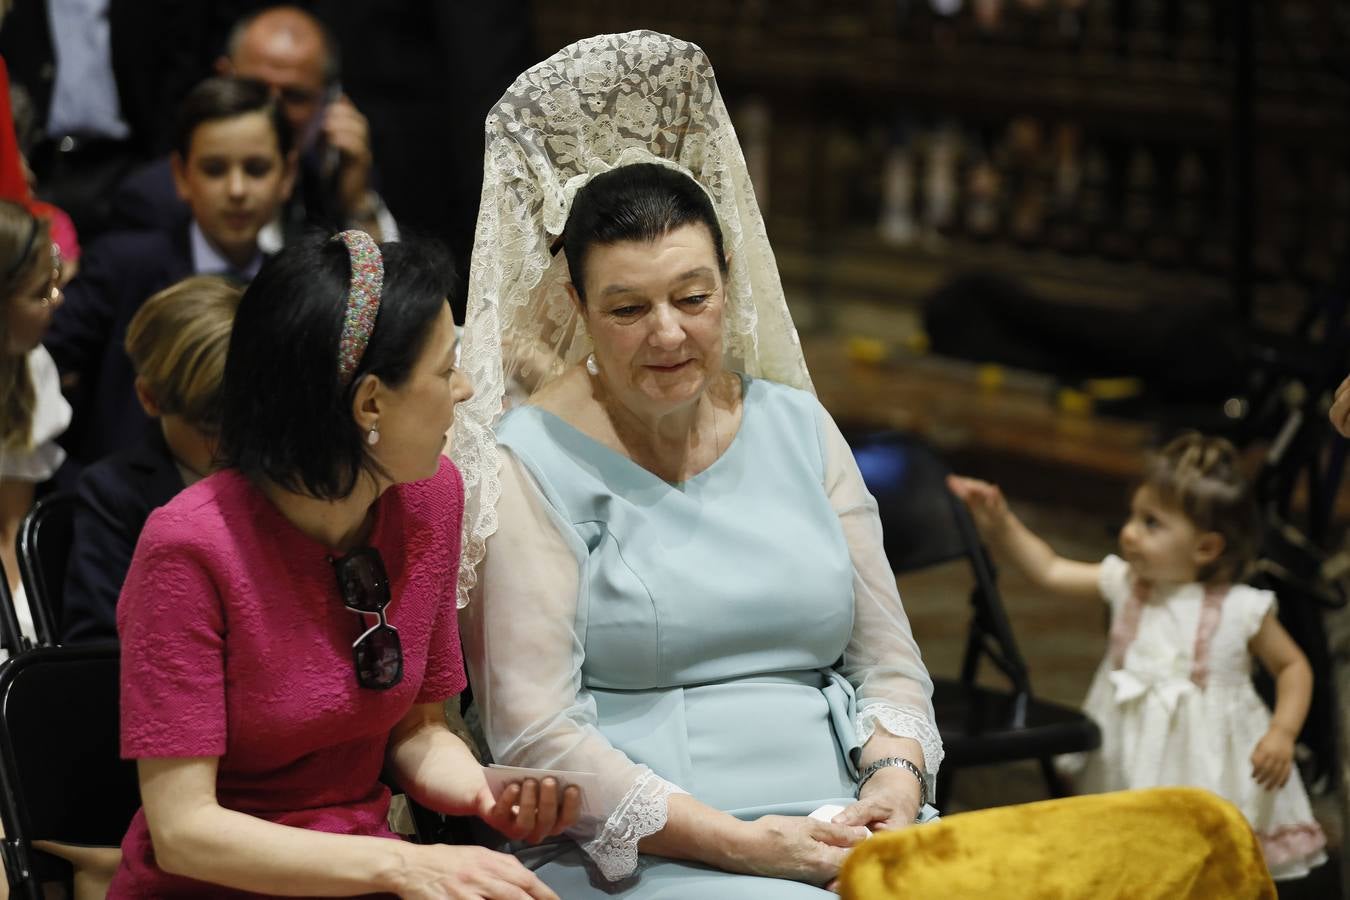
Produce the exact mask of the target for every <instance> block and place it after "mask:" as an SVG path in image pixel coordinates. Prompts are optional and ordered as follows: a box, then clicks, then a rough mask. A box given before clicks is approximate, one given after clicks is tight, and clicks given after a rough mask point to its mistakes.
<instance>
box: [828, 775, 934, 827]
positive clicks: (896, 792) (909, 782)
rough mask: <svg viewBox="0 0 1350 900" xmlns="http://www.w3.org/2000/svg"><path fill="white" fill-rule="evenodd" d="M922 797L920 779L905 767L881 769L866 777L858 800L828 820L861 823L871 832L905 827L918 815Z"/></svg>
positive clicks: (849, 823)
mask: <svg viewBox="0 0 1350 900" xmlns="http://www.w3.org/2000/svg"><path fill="white" fill-rule="evenodd" d="M921 796H922V792H921V791H920V788H919V780H918V779H917V778H915V777H914V776H913V775H912V774H910V772H909V770H908V769H903V768H900V767H899V766H892V767H889V768H885V769H881V770H879V771H877V772H876V773H875V774H874V775H873V776H872V777H871V778H869V779H867V783H866V784H865V785H863V789H862V795H861V796H860V797H859V798H858V802H856V803H852V804H850V805H849V806H848V807H847V808H845V809H844V811H843V812H841V813H839V814H837V815H836V816H835V817H834V818H833V819H831V820H830V821H832V822H834V823H835V824H837V825H863V826H866V827H867V828H869V829H871V830H872V831H897V830H899V829H901V828H908V827H909V826H910V825H913V824H914V820H915V819H916V818H917V817H918V815H919V800H920V797H921Z"/></svg>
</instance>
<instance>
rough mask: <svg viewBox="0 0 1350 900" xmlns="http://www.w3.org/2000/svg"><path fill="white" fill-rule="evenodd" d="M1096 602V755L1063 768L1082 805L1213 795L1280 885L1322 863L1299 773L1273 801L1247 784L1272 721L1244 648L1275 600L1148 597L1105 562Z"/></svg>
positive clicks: (1117, 564)
mask: <svg viewBox="0 0 1350 900" xmlns="http://www.w3.org/2000/svg"><path fill="white" fill-rule="evenodd" d="M1101 592H1102V597H1103V598H1104V599H1105V600H1106V602H1107V603H1108V604H1110V607H1111V647H1110V650H1109V651H1108V653H1107V656H1106V659H1104V660H1103V661H1102V664H1101V666H1100V667H1099V668H1098V670H1097V674H1096V676H1095V677H1094V678H1093V680H1092V686H1091V687H1090V688H1089V689H1088V695H1087V700H1086V701H1084V704H1083V709H1084V711H1085V712H1086V713H1087V714H1088V715H1090V716H1092V718H1093V719H1095V720H1096V722H1097V724H1098V725H1100V726H1101V730H1102V746H1101V749H1099V750H1097V751H1095V752H1093V753H1089V754H1075V755H1073V756H1069V757H1062V758H1061V759H1060V760H1059V767H1060V769H1061V770H1062V771H1063V772H1065V773H1066V774H1069V775H1072V777H1073V779H1074V782H1075V786H1076V788H1077V789H1078V790H1079V791H1081V792H1083V793H1097V792H1101V791H1115V790H1125V789H1131V788H1148V787H1157V786H1162V785H1189V786H1193V787H1201V788H1207V789H1209V790H1211V791H1213V792H1214V793H1216V794H1219V795H1220V796H1222V797H1224V798H1225V799H1227V800H1228V801H1230V802H1231V803H1233V804H1234V805H1235V806H1237V807H1238V808H1239V809H1241V810H1242V812H1243V814H1244V815H1245V816H1246V817H1247V821H1249V822H1250V823H1251V824H1252V828H1253V829H1254V830H1255V831H1256V834H1257V837H1258V838H1260V840H1261V846H1262V849H1263V850H1264V851H1265V855H1266V862H1267V864H1268V865H1269V866H1270V871H1271V875H1272V876H1274V877H1275V878H1277V879H1283V878H1298V877H1300V876H1302V875H1304V874H1306V873H1307V872H1308V870H1309V869H1311V868H1312V867H1313V866H1316V865H1319V864H1321V863H1323V862H1325V861H1326V853H1325V852H1324V849H1325V846H1326V838H1325V836H1324V835H1323V834H1322V829H1321V826H1319V825H1318V824H1317V821H1316V820H1315V819H1314V818H1313V815H1312V807H1311V805H1310V804H1309V802H1308V793H1307V791H1306V790H1304V788H1303V780H1302V779H1301V778H1300V777H1299V773H1298V768H1297V767H1295V768H1294V770H1293V773H1292V774H1291V775H1290V777H1289V780H1288V781H1287V782H1286V783H1285V785H1284V787H1282V788H1279V789H1277V790H1274V791H1268V790H1266V789H1264V788H1262V787H1261V786H1260V785H1259V784H1257V783H1256V781H1255V780H1254V779H1253V778H1252V774H1251V773H1252V765H1251V755H1252V751H1253V750H1254V749H1255V748H1256V744H1257V742H1258V741H1260V740H1261V738H1262V736H1263V735H1265V733H1266V729H1267V728H1268V727H1269V726H1270V710H1269V709H1267V708H1266V705H1265V703H1263V702H1262V700H1261V698H1260V697H1259V696H1258V695H1257V693H1256V690H1255V688H1253V687H1252V677H1251V676H1252V668H1251V667H1252V661H1251V653H1250V652H1249V651H1248V649H1247V644H1248V642H1249V641H1250V640H1251V639H1252V637H1253V636H1254V635H1255V634H1256V632H1257V630H1258V629H1259V628H1260V627H1261V622H1262V620H1263V619H1264V618H1265V616H1266V614H1267V613H1268V612H1270V610H1271V609H1273V608H1274V603H1275V595H1274V594H1272V593H1271V592H1270V591H1262V590H1257V589H1256V588H1252V587H1249V586H1247V585H1241V584H1239V585H1232V586H1231V587H1224V588H1219V589H1214V588H1207V587H1206V586H1205V585H1203V584H1199V583H1192V584H1187V585H1183V586H1181V587H1178V588H1175V589H1172V590H1170V591H1168V592H1166V593H1165V594H1158V593H1154V594H1151V595H1148V594H1146V592H1145V591H1142V590H1136V582H1135V579H1134V575H1133V572H1132V570H1131V568H1130V565H1129V563H1127V562H1125V560H1123V559H1121V558H1120V557H1118V556H1108V557H1107V558H1106V559H1105V560H1103V562H1102V569H1101Z"/></svg>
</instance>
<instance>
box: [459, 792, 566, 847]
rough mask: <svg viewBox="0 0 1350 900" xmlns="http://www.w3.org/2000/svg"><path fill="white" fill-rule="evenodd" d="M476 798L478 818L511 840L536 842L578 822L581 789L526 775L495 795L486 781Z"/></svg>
mask: <svg viewBox="0 0 1350 900" xmlns="http://www.w3.org/2000/svg"><path fill="white" fill-rule="evenodd" d="M477 802H478V810H477V812H478V818H480V819H482V820H483V821H484V822H486V823H487V824H489V825H491V826H492V827H493V828H495V829H496V830H497V831H499V832H501V833H502V834H503V835H505V836H506V837H507V838H508V839H510V840H513V841H525V842H526V843H530V844H536V843H538V842H539V841H542V840H543V839H544V838H546V837H552V836H553V835H555V834H559V833H561V832H562V831H563V829H565V828H570V827H571V826H572V825H574V824H575V823H576V821H577V815H578V814H579V813H580V811H581V791H580V790H578V789H577V788H576V787H568V788H566V789H565V790H562V789H559V787H558V782H557V780H556V779H553V778H545V779H543V780H542V781H536V780H535V779H533V778H527V779H525V780H524V781H517V782H515V783H513V784H510V785H507V787H506V790H504V791H502V794H501V796H500V797H493V796H492V791H491V790H490V789H489V788H488V786H487V785H486V784H484V785H483V788H482V789H481V790H480V791H479V792H478V801H477Z"/></svg>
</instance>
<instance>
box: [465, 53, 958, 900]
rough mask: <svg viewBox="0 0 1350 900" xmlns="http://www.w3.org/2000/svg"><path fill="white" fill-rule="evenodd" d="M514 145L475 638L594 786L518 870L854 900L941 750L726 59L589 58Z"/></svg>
mask: <svg viewBox="0 0 1350 900" xmlns="http://www.w3.org/2000/svg"><path fill="white" fill-rule="evenodd" d="M487 132H488V144H487V156H486V162H485V173H484V190H483V200H482V206H481V209H480V214H479V221H478V233H477V238H476V241H475V247H474V257H473V269H472V272H471V277H470V297H469V311H468V320H467V323H466V329H465V338H464V347H463V358H462V366H463V367H464V368H465V369H466V370H467V371H468V373H469V374H470V377H472V378H473V379H474V382H475V384H477V385H479V391H478V393H477V394H476V395H475V397H474V399H473V400H472V401H469V402H468V404H466V405H468V406H469V410H468V411H467V413H462V414H461V416H460V419H459V421H458V422H457V424H456V430H455V434H454V438H453V439H454V442H455V448H454V450H453V453H454V454H455V457H456V459H460V460H463V461H464V462H465V465H464V469H465V472H466V479H467V480H468V482H469V483H468V493H469V495H470V502H469V506H468V508H467V509H466V515H465V518H466V530H467V535H466V544H465V546H466V561H465V565H464V567H463V569H462V571H461V591H462V597H461V602H465V603H467V604H468V605H467V609H466V610H465V624H464V635H465V642H466V647H467V650H468V655H469V662H470V669H471V675H472V683H473V686H474V692H475V696H476V698H477V701H478V704H479V709H480V711H481V715H482V722H483V727H484V732H485V735H486V737H487V740H488V743H489V746H490V749H491V751H492V753H493V755H494V757H495V759H496V761H497V762H499V763H505V764H510V765H518V766H529V767H537V768H548V769H555V770H564V771H570V772H580V773H589V775H588V777H586V778H585V779H584V784H585V785H586V788H585V796H584V801H583V802H584V814H583V816H582V818H581V820H580V821H579V822H578V824H577V826H576V827H574V828H572V829H570V830H569V831H568V832H567V836H568V838H569V840H566V841H559V842H554V843H548V844H544V845H541V846H539V847H535V848H530V849H524V850H522V851H521V857H522V859H524V860H525V861H526V862H527V864H528V865H530V866H531V867H532V868H533V869H535V871H536V872H537V873H538V874H539V875H540V877H541V878H542V879H543V880H544V881H545V882H546V883H548V884H549V885H550V886H551V887H552V888H553V889H554V890H556V891H557V892H558V893H559V894H560V895H561V896H564V897H568V898H585V897H593V896H594V897H598V896H611V895H612V896H621V897H631V898H688V897H695V896H699V895H700V893H701V894H702V895H703V896H707V897H718V898H725V897H744V898H766V900H768V898H775V900H776V898H796V897H800V898H810V897H824V896H827V891H828V886H829V885H830V883H831V882H832V881H833V879H834V877H835V875H836V873H837V872H838V869H839V865H840V863H841V862H842V860H843V859H844V857H845V856H846V855H847V853H848V851H849V849H850V848H851V847H853V846H855V845H856V844H857V843H858V842H860V841H861V840H864V839H866V837H867V836H868V834H869V830H870V831H875V830H877V829H883V828H891V829H894V828H904V827H908V826H909V825H911V824H912V823H914V822H915V821H916V820H919V819H922V818H926V817H928V816H931V815H932V812H933V811H932V809H931V807H926V806H925V800H926V798H927V797H928V796H930V795H931V789H932V779H933V777H934V775H935V774H936V772H937V768H938V765H939V763H940V762H941V758H942V747H941V741H940V739H939V737H938V731H937V728H936V726H935V724H934V721H933V712H932V705H931V702H930V697H931V693H932V684H931V682H930V680H929V678H928V675H927V672H926V670H925V669H924V666H923V663H922V660H921V659H920V655H919V650H918V648H917V646H916V645H915V643H914V640H913V636H912V634H911V631H910V628H909V623H908V620H907V618H906V616H905V612H904V609H903V607H902V605H901V602H900V597H899V595H898V593H897V591H896V587H895V580H894V577H893V576H892V574H891V570H890V567H889V565H888V564H887V562H886V557H885V554H884V552H883V550H882V540H881V526H880V522H879V520H878V517H877V513H876V506H875V503H874V502H873V500H872V498H871V497H870V496H869V495H868V493H867V490H866V488H865V487H864V485H863V482H862V478H861V476H860V475H859V473H858V469H857V466H856V465H855V464H854V461H853V457H852V455H851V453H850V451H849V448H848V445H847V444H846V443H845V442H844V440H843V438H842V436H841V435H840V432H839V430H838V428H837V427H836V426H835V424H834V422H833V421H832V420H831V419H830V417H829V415H828V414H827V413H826V412H825V410H824V409H823V408H822V407H821V406H820V404H819V403H818V402H817V400H816V398H815V396H814V394H813V393H811V390H810V379H809V377H808V375H807V371H806V366H805V362H804V360H803V358H802V355H801V351H800V348H799V346H798V343H797V340H796V332H795V330H794V329H793V327H792V322H791V318H790V316H789V315H788V312H787V308H786V305H785V303H784V299H783V293H782V288H781V285H780V283H779V280H778V273H777V270H776V267H775V263H774V259H773V254H772V251H771V250H770V248H769V245H768V241H767V239H766V237H765V232H764V225H763V222H762V220H761V219H760V216H759V211H758V208H757V206H756V203H755V199H754V193H753V190H752V188H751V186H750V181H749V177H748V175H747V173H746V171H745V164H744V161H743V157H742V155H741V152H740V148H739V146H738V145H737V143H736V138H735V134H734V132H733V131H732V128H731V124H730V122H729V120H728V118H727V112H726V108H725V106H724V105H723V103H722V100H721V97H720V95H719V94H718V91H717V87H716V84H715V82H714V80H713V75H712V70H711V67H710V66H709V64H708V61H707V59H706V57H704V55H703V53H702V51H701V50H699V49H698V48H697V47H695V46H693V45H692V44H688V43H686V42H682V41H679V40H676V39H673V38H669V37H666V36H664V35H658V34H653V33H650V32H633V33H629V34H625V35H609V36H603V37H599V38H592V39H589V40H585V41H581V42H579V43H578V44H574V45H572V46H570V47H567V48H565V49H564V50H562V51H561V52H559V53H558V54H556V55H554V56H553V57H551V58H550V59H548V60H546V61H544V62H543V63H541V64H539V65H538V66H535V67H534V68H532V69H530V70H529V71H527V72H526V73H524V74H523V75H521V76H520V78H519V79H517V80H516V82H515V84H514V85H512V87H511V89H510V90H509V91H508V92H507V94H506V96H505V97H503V98H502V101H501V102H500V103H499V104H498V105H497V106H496V107H495V108H494V110H493V112H492V114H491V115H490V116H489V118H488V123H487ZM504 407H511V408H510V409H509V411H508V412H506V414H505V415H502V410H503V408H504ZM830 806H834V807H836V809H833V810H830V809H826V810H825V811H823V812H822V811H821V809H822V807H830ZM812 813H816V816H814V817H813V816H812V815H811V814H812ZM546 825H547V823H541V828H543V827H546Z"/></svg>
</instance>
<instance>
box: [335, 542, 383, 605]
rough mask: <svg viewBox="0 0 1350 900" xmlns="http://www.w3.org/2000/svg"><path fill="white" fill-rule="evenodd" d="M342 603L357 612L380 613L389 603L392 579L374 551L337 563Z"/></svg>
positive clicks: (349, 557)
mask: <svg viewBox="0 0 1350 900" xmlns="http://www.w3.org/2000/svg"><path fill="white" fill-rule="evenodd" d="M336 567H337V576H338V586H339V587H340V588H341V590H342V602H343V603H345V604H346V605H347V608H348V609H354V610H356V611H357V612H367V613H377V612H379V611H380V610H382V609H384V608H385V607H386V606H388V605H389V578H388V576H387V575H385V572H384V564H383V563H381V562H380V558H379V556H377V555H375V553H374V552H373V551H372V552H370V553H363V554H360V555H353V556H348V557H346V558H344V559H341V560H339V561H338V562H337V563H336Z"/></svg>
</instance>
